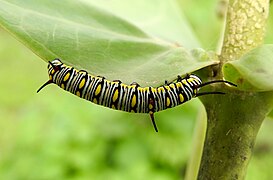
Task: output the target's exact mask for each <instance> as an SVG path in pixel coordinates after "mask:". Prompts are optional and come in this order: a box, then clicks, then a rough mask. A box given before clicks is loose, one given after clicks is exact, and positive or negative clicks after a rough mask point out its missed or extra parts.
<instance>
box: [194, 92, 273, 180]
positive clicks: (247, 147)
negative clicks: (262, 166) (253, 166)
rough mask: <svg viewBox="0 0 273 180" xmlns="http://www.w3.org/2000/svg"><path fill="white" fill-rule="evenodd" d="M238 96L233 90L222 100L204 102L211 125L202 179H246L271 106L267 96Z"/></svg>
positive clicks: (247, 94)
mask: <svg viewBox="0 0 273 180" xmlns="http://www.w3.org/2000/svg"><path fill="white" fill-rule="evenodd" d="M221 90H223V88H221ZM237 93H238V94H237ZM237 93H236V92H234V91H232V90H230V93H229V94H228V95H227V94H226V95H224V96H222V97H219V96H217V95H214V96H211V97H210V98H203V99H202V101H203V103H204V105H205V107H206V110H207V115H208V125H207V132H206V140H205V144H204V150H203V156H202V161H201V165H200V169H199V176H198V178H199V179H202V180H203V179H244V177H245V173H246V169H247V165H248V163H249V160H250V157H251V152H252V150H253V146H254V143H255V139H256V136H257V133H258V130H259V128H260V126H261V123H262V122H263V120H264V118H265V116H266V114H267V113H268V112H269V111H270V106H268V104H270V103H271V102H267V101H269V98H268V96H269V94H268V93H241V92H237ZM253 102H255V103H253Z"/></svg>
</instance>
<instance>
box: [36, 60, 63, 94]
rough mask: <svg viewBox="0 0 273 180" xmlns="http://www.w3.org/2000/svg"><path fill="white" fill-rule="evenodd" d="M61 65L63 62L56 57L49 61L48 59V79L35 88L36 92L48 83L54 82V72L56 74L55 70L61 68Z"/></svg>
mask: <svg viewBox="0 0 273 180" xmlns="http://www.w3.org/2000/svg"><path fill="white" fill-rule="evenodd" d="M62 65H63V63H62V62H61V60H60V59H58V58H56V59H54V60H53V61H51V62H50V61H48V65H47V68H48V75H49V80H48V81H47V82H46V83H45V84H43V85H42V86H41V87H40V88H39V89H38V90H37V93H38V92H39V91H40V90H42V89H43V88H44V87H45V86H47V85H48V84H51V83H53V82H54V80H53V78H54V74H56V73H57V72H59V71H60V70H61V69H62Z"/></svg>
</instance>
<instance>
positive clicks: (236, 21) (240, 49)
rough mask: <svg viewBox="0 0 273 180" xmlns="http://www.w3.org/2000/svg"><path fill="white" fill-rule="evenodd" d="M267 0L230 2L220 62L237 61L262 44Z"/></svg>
mask: <svg viewBox="0 0 273 180" xmlns="http://www.w3.org/2000/svg"><path fill="white" fill-rule="evenodd" d="M268 12H269V0H230V1H229V5H228V11H227V16H226V18H227V19H226V29H225V35H224V42H223V46H222V53H221V56H222V61H223V62H226V61H231V60H236V59H239V58H240V57H241V56H242V55H243V54H245V53H247V52H248V51H250V50H252V49H253V48H255V47H257V46H259V45H260V44H262V43H263V38H264V34H265V27H266V20H267V17H268Z"/></svg>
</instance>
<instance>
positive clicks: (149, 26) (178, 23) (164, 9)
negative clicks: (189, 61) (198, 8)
mask: <svg viewBox="0 0 273 180" xmlns="http://www.w3.org/2000/svg"><path fill="white" fill-rule="evenodd" d="M81 1H85V2H89V3H90V2H91V3H92V4H94V5H96V6H98V7H100V8H103V9H106V10H108V11H110V12H112V13H113V14H116V15H118V16H119V17H122V18H125V19H126V20H128V21H129V22H132V23H134V24H136V25H137V26H138V27H140V28H141V29H143V30H145V31H146V32H147V33H149V34H151V35H152V36H156V37H160V38H162V39H166V40H169V41H172V42H174V43H179V44H182V45H183V46H184V47H186V48H196V47H200V43H199V42H198V40H197V38H196V36H195V35H194V33H193V30H192V29H191V27H190V26H189V23H188V22H187V19H186V18H185V16H184V15H183V11H182V9H181V8H180V5H179V4H178V3H177V0H163V1H162V0H149V1H147V0H130V1H124V0H111V1H109V0H100V1H97V0H81Z"/></svg>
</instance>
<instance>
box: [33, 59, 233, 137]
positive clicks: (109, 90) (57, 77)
mask: <svg viewBox="0 0 273 180" xmlns="http://www.w3.org/2000/svg"><path fill="white" fill-rule="evenodd" d="M48 74H49V80H48V81H47V82H46V83H45V84H43V85H42V86H41V87H40V88H39V89H38V90H37V93H38V92H39V91H40V90H41V89H43V88H44V87H45V86H46V85H48V84H51V83H54V84H57V85H58V86H60V87H61V88H62V89H64V90H66V91H69V92H71V93H73V94H75V95H77V96H79V97H81V98H83V99H86V100H88V101H91V102H93V103H95V104H99V105H102V106H105V107H109V108H112V109H116V110H121V111H127V112H133V113H148V114H150V117H151V120H152V123H153V126H154V129H155V131H156V132H158V129H157V126H156V123H155V120H154V113H155V112H158V111H162V110H164V109H168V108H172V107H175V106H178V105H180V104H183V103H185V102H187V101H189V100H190V99H192V98H193V97H197V96H202V95H206V94H224V93H223V92H202V93H199V92H198V91H199V89H200V88H201V87H203V86H206V85H208V84H212V83H218V82H223V83H228V84H230V85H232V86H236V85H235V84H233V83H231V82H228V81H224V80H215V81H210V82H206V83H202V81H201V79H200V78H199V77H198V76H196V75H193V74H190V75H189V74H188V75H187V76H186V77H185V78H181V77H180V76H178V79H177V80H176V82H172V83H167V82H166V81H165V84H164V85H162V86H159V87H140V85H139V84H137V83H132V84H130V85H126V84H123V83H122V82H121V81H120V80H114V81H109V80H106V79H105V78H104V77H100V76H93V75H90V74H88V73H87V72H86V71H84V70H76V69H74V68H73V67H70V66H67V65H65V64H63V63H62V62H61V60H60V59H54V60H53V61H52V62H50V61H49V64H48Z"/></svg>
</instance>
